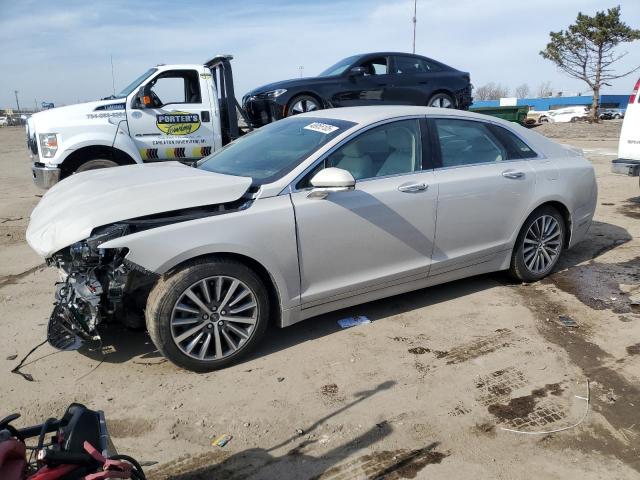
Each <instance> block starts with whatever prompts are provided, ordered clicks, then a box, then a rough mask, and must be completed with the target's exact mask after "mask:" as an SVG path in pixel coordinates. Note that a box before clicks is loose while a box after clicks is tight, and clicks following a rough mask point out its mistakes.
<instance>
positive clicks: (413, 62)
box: [393, 57, 441, 74]
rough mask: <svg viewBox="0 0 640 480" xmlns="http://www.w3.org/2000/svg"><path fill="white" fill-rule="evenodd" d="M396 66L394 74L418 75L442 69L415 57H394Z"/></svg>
mask: <svg viewBox="0 0 640 480" xmlns="http://www.w3.org/2000/svg"><path fill="white" fill-rule="evenodd" d="M394 60H395V66H394V70H393V73H398V74H416V73H427V72H435V71H438V70H441V68H440V67H439V66H438V65H436V64H434V63H431V62H428V61H426V60H423V59H421V58H415V57H394Z"/></svg>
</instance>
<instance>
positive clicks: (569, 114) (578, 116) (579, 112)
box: [547, 106, 589, 123]
mask: <svg viewBox="0 0 640 480" xmlns="http://www.w3.org/2000/svg"><path fill="white" fill-rule="evenodd" d="M588 115H589V108H588V107H585V106H577V107H565V108H558V109H557V110H552V111H550V112H549V114H548V116H547V118H548V119H549V121H550V122H552V123H568V122H571V123H573V122H577V121H578V120H582V119H584V118H586V117H587V116H588Z"/></svg>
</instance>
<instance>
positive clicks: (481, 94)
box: [474, 82, 509, 100]
mask: <svg viewBox="0 0 640 480" xmlns="http://www.w3.org/2000/svg"><path fill="white" fill-rule="evenodd" d="M508 96H509V87H505V86H504V85H501V84H500V83H494V82H489V83H487V84H485V85H482V86H481V87H478V88H476V90H475V92H474V97H475V98H476V99H477V100H499V99H500V98H504V97H508Z"/></svg>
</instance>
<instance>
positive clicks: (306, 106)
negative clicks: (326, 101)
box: [286, 95, 322, 117]
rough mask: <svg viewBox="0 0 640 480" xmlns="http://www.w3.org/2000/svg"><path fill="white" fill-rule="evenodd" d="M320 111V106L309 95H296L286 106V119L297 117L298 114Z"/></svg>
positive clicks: (315, 99) (316, 100)
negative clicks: (292, 116)
mask: <svg viewBox="0 0 640 480" xmlns="http://www.w3.org/2000/svg"><path fill="white" fill-rule="evenodd" d="M316 110H322V105H320V102H318V99H317V98H315V97H312V96H311V95H297V96H295V97H293V98H292V99H291V100H290V101H289V103H288V104H287V115H286V116H287V117H290V116H291V115H298V114H299V113H305V112H313V111H316Z"/></svg>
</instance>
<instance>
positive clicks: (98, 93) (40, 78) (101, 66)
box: [0, 0, 640, 106]
mask: <svg viewBox="0 0 640 480" xmlns="http://www.w3.org/2000/svg"><path fill="white" fill-rule="evenodd" d="M602 8H603V6H602V5H601V2H600V1H597V0H565V1H563V2H558V1H557V0H538V1H536V2H508V1H503V0H485V1H483V2H478V1H472V0H457V1H455V2H451V1H449V2H443V1H442V0H418V24H417V25H418V30H417V38H416V50H417V52H418V53H422V54H424V55H426V56H430V57H433V58H436V59H438V60H440V61H442V62H444V63H447V64H449V65H451V66H454V67H456V68H459V69H461V70H465V71H469V72H471V78H472V81H473V83H474V84H475V85H481V84H483V83H486V82H489V81H495V82H500V83H503V84H507V85H509V86H511V87H512V88H513V87H515V86H516V85H518V84H521V83H524V82H527V83H529V84H530V86H531V87H532V88H535V86H536V85H538V84H539V83H540V82H542V81H545V80H550V81H551V82H552V84H553V85H554V86H555V88H556V89H559V90H563V91H564V92H565V93H566V94H569V93H573V92H577V91H583V92H585V91H586V86H584V85H583V84H581V83H580V82H578V81H575V80H572V79H569V78H568V77H566V76H564V75H563V74H562V73H560V72H558V71H557V70H556V68H555V67H554V66H553V65H552V64H551V63H550V62H548V61H545V60H544V59H542V58H541V57H540V55H539V54H538V52H539V51H540V50H541V49H542V48H543V47H544V45H545V44H546V41H547V39H548V33H549V31H551V30H559V29H561V28H565V27H566V26H567V25H568V24H569V23H571V22H572V21H573V20H574V19H575V17H576V15H577V12H578V10H583V11H584V12H585V13H593V12H594V11H595V10H596V9H602ZM0 10H1V11H2V12H3V14H2V17H0V44H1V45H3V51H2V54H1V55H0V71H1V72H2V75H0V106H13V105H14V102H15V99H14V96H13V90H15V89H17V90H19V91H20V98H21V100H22V103H23V105H28V106H31V105H33V103H34V100H38V101H41V100H47V101H54V102H55V103H56V104H62V103H74V102H77V101H82V100H90V99H95V98H100V97H103V96H106V95H109V94H110V93H111V92H112V86H111V83H112V82H111V65H110V56H111V55H113V61H114V66H115V77H116V79H115V80H116V82H115V83H116V90H119V89H120V88H122V87H124V86H125V85H126V84H128V83H129V82H130V81H131V80H132V79H133V78H135V77H136V76H137V75H139V74H140V73H141V72H143V71H144V70H146V69H147V68H148V67H150V66H153V65H155V64H157V63H201V62H203V61H205V60H206V59H208V58H211V57H212V56H213V55H215V54H218V53H231V54H233V55H234V56H235V60H234V61H233V66H234V77H235V81H236V93H237V95H238V97H240V96H241V95H242V94H243V93H244V92H246V91H248V90H249V89H251V88H253V87H256V86H259V85H261V84H265V83H269V82H271V81H275V80H281V79H285V78H291V77H296V76H298V74H299V72H300V70H299V68H298V67H299V66H304V70H303V72H304V74H305V75H308V76H311V75H314V74H316V73H318V72H320V71H321V70H323V69H324V68H326V67H327V66H328V65H330V64H332V63H334V62H335V61H337V60H339V59H340V58H343V57H346V56H349V55H352V54H354V53H363V52H368V51H378V50H391V51H410V50H411V41H412V25H411V17H412V15H413V2H412V1H411V0H403V1H397V2H389V1H385V0H350V1H347V0H325V1H319V0H317V1H305V2H295V1H285V0H270V1H267V0H254V1H250V2H249V1H245V2H232V1H230V0H224V1H217V2H205V1H192V2H175V1H174V2H169V1H168V0H153V1H151V2H145V3H143V4H136V5H135V6H132V4H131V3H130V2H128V1H125V0H114V1H110V2H93V3H90V2H84V1H79V0H60V1H58V2H56V3H49V2H44V1H36V0H30V1H22V2H10V1H9V0H0ZM622 12H623V17H624V18H625V19H626V20H627V21H628V22H633V20H634V19H636V18H640V4H638V2H634V1H633V0H627V1H625V2H622ZM635 26H638V25H635ZM626 47H627V48H626V49H627V50H629V52H630V54H629V55H628V56H627V57H626V58H625V60H624V63H622V62H621V66H620V69H621V70H622V69H623V68H630V67H632V66H633V61H634V59H635V60H636V61H637V59H638V58H640V42H636V44H634V45H629V46H626ZM633 83H634V79H631V78H626V79H622V80H619V81H617V82H615V83H614V84H613V86H612V87H610V88H609V90H610V91H616V92H621V93H626V92H628V91H630V90H631V86H632V84H633Z"/></svg>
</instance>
